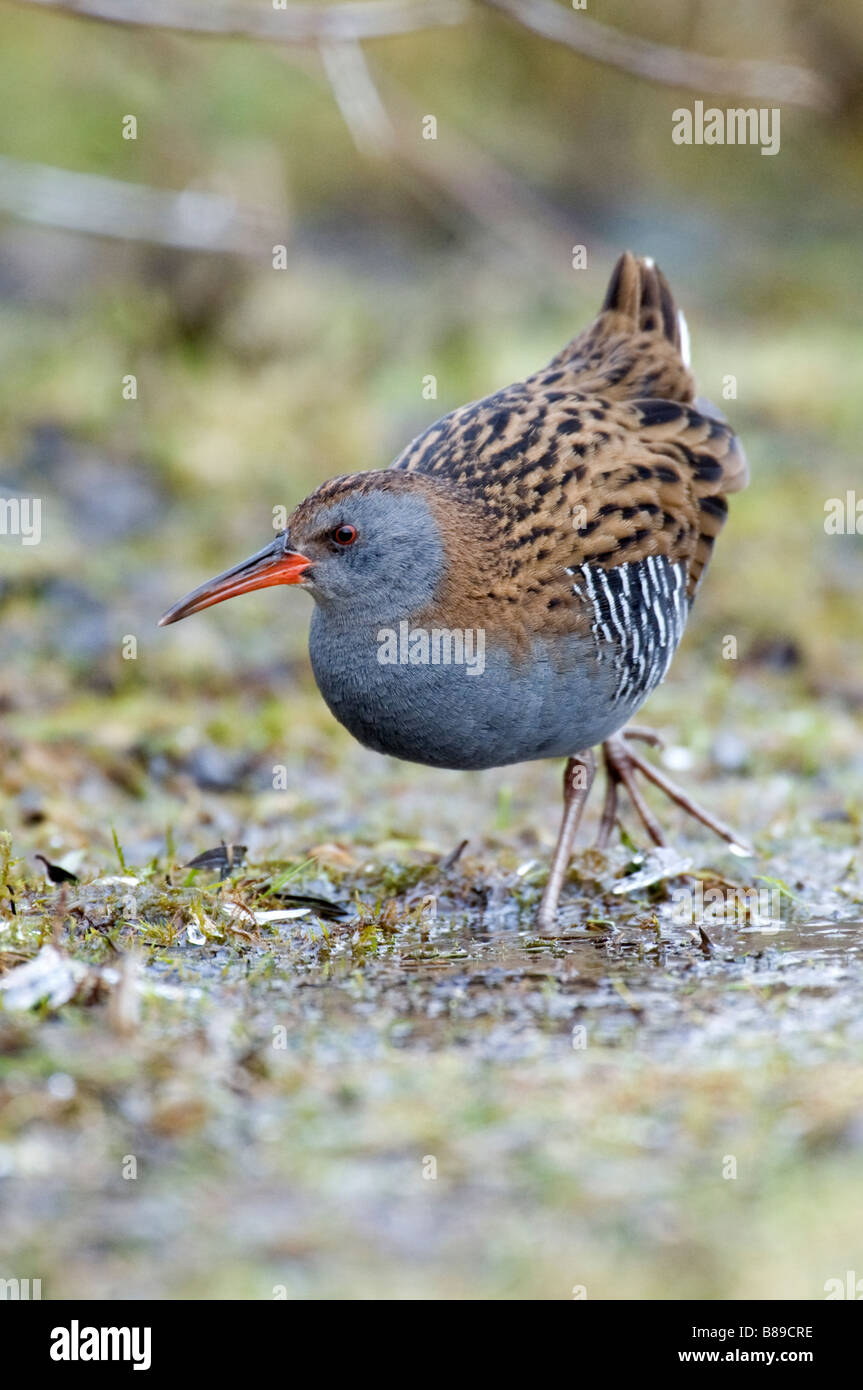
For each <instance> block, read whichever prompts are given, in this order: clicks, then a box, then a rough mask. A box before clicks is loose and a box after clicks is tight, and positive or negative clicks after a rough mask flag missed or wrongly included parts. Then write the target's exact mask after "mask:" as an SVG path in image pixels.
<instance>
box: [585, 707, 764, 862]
mask: <svg viewBox="0 0 863 1390" xmlns="http://www.w3.org/2000/svg"><path fill="white" fill-rule="evenodd" d="M628 739H641V740H642V742H644V743H649V744H651V745H652V746H653V747H661V745H662V741H661V739H660V738H659V736H658V735H657V734H654V733H653V732H652V731H651V730H650V729H641V728H633V729H624V730H623V731H622V732H621V733H619V734H613V735H612V736H611V738H608V739H606V740H605V743H603V745H602V752H603V757H604V760H605V770H606V774H607V776H608V782H609V789H610V788H611V787H612V786H613V789H614V792H613V797H614V799H613V803H612V802H611V791H610V790H608V791H607V792H606V799H605V800H606V804H605V810H604V811H603V817H602V823H601V824H600V828H599V840H598V843H599V844H601V845H607V843H608V839H609V837H610V835H611V831H612V829H613V827H614V813H615V811H616V807H617V788H618V784H619V783H621V782H622V783H623V785H624V786H625V787H626V790H627V792H628V793H629V796H630V798H631V800H632V804H633V806H634V807H635V810H636V812H637V814H638V816H639V819H640V820H641V822H642V824H643V825H644V828H645V830H646V831H647V833H648V835H649V836H650V838H651V840H653V842H654V844H657V845H664V844H665V837H664V835H663V833H662V828H661V826H660V825H659V822H658V821H657V819H656V817H655V816H654V815H653V812H652V811H651V810H650V808H649V807H648V805H647V802H646V801H645V800H644V797H643V796H642V794H641V791H640V789H639V787H638V783H637V782H636V780H635V774H636V772H640V773H641V774H642V776H644V777H646V778H647V780H648V781H649V782H652V783H653V785H654V786H655V787H659V789H660V791H663V792H665V795H666V796H667V797H668V798H669V799H670V800H671V801H673V802H675V803H676V804H677V805H678V806H680V807H681V809H682V810H684V811H685V812H686V814H687V815H688V816H693V817H694V818H695V820H698V821H700V822H701V824H702V825H706V826H707V828H708V830H712V831H713V833H714V835H718V836H719V837H720V839H722V840H726V841H727V842H728V844H730V845H734V846H736V847H737V848H738V849H742V850H744V852H745V853H747V854H751V853H752V851H751V849H750V848H749V846H748V845H747V844H746V842H745V841H744V840H742V839H741V837H740V836H739V835H736V834H735V833H734V831H733V830H732V829H731V827H730V826H728V825H725V824H724V823H723V822H722V821H721V820H717V818H716V817H715V816H712V815H711V814H710V812H709V811H705V809H704V807H703V806H699V804H698V802H697V801H693V799H692V797H690V796H687V794H686V792H685V791H683V789H682V788H681V787H678V786H677V784H676V783H675V782H672V781H671V779H670V777H666V776H665V774H664V773H663V772H659V771H658V769H657V768H655V767H654V766H653V764H652V763H649V762H647V760H646V759H645V758H642V757H641V756H640V755H639V754H638V753H636V752H634V751H633V749H632V748H631V747H630V746H629V744H628V742H627V740H628ZM610 805H611V810H610V811H609V806H610Z"/></svg>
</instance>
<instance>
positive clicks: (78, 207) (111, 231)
mask: <svg viewBox="0 0 863 1390" xmlns="http://www.w3.org/2000/svg"><path fill="white" fill-rule="evenodd" d="M0 212H6V213H11V214H12V215H13V216H15V217H21V218H23V219H24V220H26V221H28V222H38V223H41V224H43V225H45V226H49V227H63V228H65V229H66V230H68V231H75V232H88V233H92V234H95V235H96V236H109V237H121V238H123V239H124V240H131V241H149V242H155V243H157V244H159V245H160V246H176V247H180V248H181V249H183V250H195V251H231V252H235V253H241V254H244V255H249V254H255V253H257V252H259V251H260V248H261V247H262V246H265V245H266V246H268V245H269V243H270V242H271V241H272V239H273V236H274V235H275V234H276V217H275V214H274V213H272V212H270V213H267V212H266V211H262V212H257V211H255V210H252V209H249V208H243V207H241V206H239V205H238V204H237V203H236V202H235V201H234V199H233V198H227V197H224V196H223V195H222V194H220V193H204V192H199V191H198V190H196V189H188V188H187V189H183V190H181V191H180V192H173V191H170V190H167V189H161V188H149V187H147V186H146V185H144V184H135V183H124V182H122V181H121V180H119V179H112V178H106V177H105V176H104V175H102V174H81V173H76V172H73V171H72V170H70V169H55V168H52V167H51V166H50V165H48V164H28V163H24V162H23V161H21V160H17V159H8V158H7V157H6V156H5V155H0Z"/></svg>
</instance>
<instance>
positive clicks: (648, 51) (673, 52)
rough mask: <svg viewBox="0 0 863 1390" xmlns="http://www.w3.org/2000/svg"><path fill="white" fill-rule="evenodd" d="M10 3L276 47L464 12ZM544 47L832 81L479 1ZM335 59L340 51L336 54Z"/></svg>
mask: <svg viewBox="0 0 863 1390" xmlns="http://www.w3.org/2000/svg"><path fill="white" fill-rule="evenodd" d="M16 3H17V4H19V5H29V6H38V7H39V8H41V9H49V10H61V11H64V12H65V13H67V14H73V15H79V16H81V17H82V18H84V19H96V20H102V21H104V22H106V23H109V24H133V25H138V26H145V27H151V28H154V29H177V30H181V31H185V32H188V33H199V34H217V35H221V36H223V37H227V36H229V35H242V36H245V37H247V38H253V39H264V40H271V41H275V42H281V43H305V44H313V43H314V44H320V43H349V42H358V41H359V40H361V39H376V38H384V37H386V36H387V35H392V34H408V33H412V32H415V31H417V30H421V29H436V28H440V27H442V26H445V25H454V24H461V23H462V22H463V21H465V20H467V19H468V18H469V16H470V13H471V9H472V6H471V5H470V4H469V3H467V2H466V0H355V3H350V4H344V3H335V4H332V5H323V6H317V5H307V4H298V3H294V0H288V4H287V7H286V8H285V9H274V8H273V6H272V3H270V4H268V5H266V6H264V5H261V4H256V5H239V4H236V3H234V2H233V0H211V3H209V4H205V3H202V0H16ZM479 3H480V4H484V5H485V6H486V7H487V8H489V9H493V10H497V11H499V12H501V13H503V14H506V15H508V16H509V18H510V19H511V20H513V21H514V22H515V23H516V24H520V25H522V26H523V27H524V28H526V29H531V30H532V31H533V32H534V33H535V34H539V35H540V36H541V37H542V38H545V39H551V40H552V42H553V43H560V44H564V45H565V47H567V48H571V49H574V50H575V52H577V53H581V54H583V55H584V57H585V58H590V59H592V60H593V61H594V62H597V63H605V64H606V65H608V66H609V67H614V68H620V69H621V70H622V71H623V72H629V73H632V74H633V75H634V76H636V77H644V78H647V80H648V81H650V82H661V83H664V84H665V85H666V86H669V87H686V88H689V89H690V90H692V91H697V92H717V93H719V92H723V93H726V94H728V95H736V96H739V97H745V98H751V99H752V100H756V101H758V100H761V101H777V102H781V101H785V102H788V103H789V104H790V105H792V106H807V107H814V108H815V109H817V110H822V111H829V110H831V109H832V108H833V107H835V106H836V104H837V96H836V92H835V90H834V88H833V86H832V85H831V84H830V83H829V82H828V81H827V79H826V78H824V77H821V76H820V75H819V74H818V73H815V72H812V71H811V70H810V69H809V68H804V67H800V66H798V65H796V64H793V63H774V62H772V61H766V60H760V59H754V58H710V57H705V56H704V55H703V54H700V53H688V52H686V51H685V50H684V49H681V48H671V47H670V46H669V45H667V44H661V43H653V42H652V41H651V40H650V39H641V38H636V37H634V36H633V35H631V34H622V33H621V32H620V30H618V29H611V28H609V27H608V26H607V25H605V24H600V23H598V22H597V20H595V19H589V18H588V17H587V15H585V14H582V13H580V12H578V13H574V12H573V11H572V10H570V9H566V8H564V6H563V5H559V4H557V3H556V0H479ZM343 56H344V55H343Z"/></svg>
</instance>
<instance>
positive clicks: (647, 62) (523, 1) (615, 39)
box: [480, 0, 836, 111]
mask: <svg viewBox="0 0 863 1390" xmlns="http://www.w3.org/2000/svg"><path fill="white" fill-rule="evenodd" d="M480 3H481V4H484V5H486V6H487V7H488V8H490V9H493V10H499V11H502V12H503V13H504V14H506V15H508V16H509V17H510V19H512V20H514V21H515V23H516V24H521V25H523V26H524V27H525V28H526V29H532V30H533V32H534V33H535V34H539V35H541V36H542V38H544V39H551V40H552V41H553V42H554V43H561V44H564V45H565V46H566V47H567V48H572V49H575V51H576V52H577V53H582V54H583V55H584V56H585V58H592V59H593V60H594V61H595V62H597V63H605V64H607V65H608V66H609V67H614V68H621V69H622V70H623V71H624V72H629V73H633V74H634V75H635V76H636V77H646V78H647V79H648V80H649V81H650V82H662V83H665V84H666V85H667V86H669V87H688V88H690V89H691V90H693V91H697V92H724V93H726V94H734V95H736V96H740V97H748V98H751V99H752V100H756V101H757V100H763V101H787V102H788V103H789V104H790V105H792V106H809V107H815V108H816V109H818V110H822V111H828V110H830V109H832V108H833V107H834V106H835V105H836V93H835V92H834V90H833V88H832V86H831V85H830V84H829V83H828V82H827V80H826V78H823V77H821V76H819V74H818V73H815V72H812V71H810V69H809V68H803V67H798V66H797V65H796V64H790V63H774V62H765V61H761V60H759V59H754V58H708V57H704V56H703V55H702V54H700V53H687V52H686V51H685V50H684V49H682V48H670V47H669V46H668V45H667V44H662V43H653V42H652V41H651V40H649V39H640V38H635V37H633V36H632V35H631V34H622V33H621V32H620V30H618V29H610V28H609V27H608V26H607V25H605V24H599V23H597V21H596V20H595V19H588V18H587V16H586V15H584V14H581V13H574V12H573V11H572V10H568V9H564V8H563V6H562V5H558V4H556V3H555V0H480Z"/></svg>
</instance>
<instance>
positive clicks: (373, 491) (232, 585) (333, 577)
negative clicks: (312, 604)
mask: <svg viewBox="0 0 863 1390" xmlns="http://www.w3.org/2000/svg"><path fill="white" fill-rule="evenodd" d="M452 508H453V503H452V501H451V499H447V498H446V497H445V496H444V495H443V494H442V493H441V491H440V487H439V485H436V484H435V483H433V482H432V480H430V479H429V478H428V477H427V476H423V475H418V474H416V473H408V472H401V471H399V470H390V469H387V470H384V471H381V472H370V473H356V474H352V475H350V476H348V477H343V478H333V479H331V480H330V481H329V482H327V483H323V484H322V485H321V487H319V488H318V489H317V490H316V491H315V492H313V493H311V495H310V496H309V497H307V498H305V500H304V501H303V502H301V503H300V504H299V506H298V507H297V508H296V509H295V511H294V512H293V514H292V515H291V517H290V518H289V519H288V524H287V527H286V529H285V530H284V531H283V532H281V533H280V534H279V535H278V536H276V538H275V540H273V541H272V542H270V544H269V545H266V546H264V548H263V549H262V550H259V551H258V552H257V554H255V555H252V556H251V557H250V559H248V560H244V561H243V562H242V564H239V565H235V566H234V567H233V568H232V569H229V570H225V571H224V573H222V574H219V575H217V576H216V578H215V579H210V580H208V581H207V583H206V584H202V585H200V587H199V588H197V589H195V590H193V592H192V593H190V594H187V595H186V597H185V598H182V599H180V601H179V603H175V604H174V606H173V608H169V609H168V611H167V613H165V614H164V615H163V616H162V618H161V619H160V626H162V627H164V626H166V625H167V624H168V623H176V622H178V621H179V620H180V619H181V618H186V617H188V616H189V615H190V614H191V613H197V612H199V611H200V610H201V609H202V608H209V607H211V606H212V605H213V604H215V603H222V602H224V600H225V599H228V598H234V597H235V596H236V595H237V594H245V593H248V592H249V591H250V590H252V589H264V588H268V587H269V586H270V585H273V584H295V585H297V586H298V587H300V588H302V589H307V590H308V591H309V593H310V594H311V595H312V597H313V598H314V599H315V601H316V602H317V603H318V604H319V605H321V606H322V607H328V608H332V609H338V610H340V612H341V613H343V615H344V617H345V619H346V620H348V621H351V620H357V621H372V622H387V621H389V620H393V619H398V618H402V617H407V616H410V615H411V614H412V613H416V612H418V611H420V610H421V609H422V608H424V607H425V606H426V604H428V603H429V602H431V601H432V600H433V599H434V596H435V594H436V592H437V590H438V587H439V585H440V582H441V578H442V575H443V573H444V570H445V568H446V556H445V535H444V533H445V532H446V530H447V529H448V521H451V514H452ZM449 529H451V527H450V528H449Z"/></svg>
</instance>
